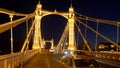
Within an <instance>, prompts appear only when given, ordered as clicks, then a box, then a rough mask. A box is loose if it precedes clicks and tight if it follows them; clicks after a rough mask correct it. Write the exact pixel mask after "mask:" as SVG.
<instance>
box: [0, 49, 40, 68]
mask: <svg viewBox="0 0 120 68" xmlns="http://www.w3.org/2000/svg"><path fill="white" fill-rule="evenodd" d="M38 52H39V50H28V51H25V52H18V53H13V54H7V55H1V56H0V68H16V67H20V66H22V65H24V64H25V63H27V62H28V61H29V60H30V59H31V58H32V57H34V56H35V55H36V54H37V53H38Z"/></svg>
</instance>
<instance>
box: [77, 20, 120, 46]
mask: <svg viewBox="0 0 120 68" xmlns="http://www.w3.org/2000/svg"><path fill="white" fill-rule="evenodd" d="M76 20H77V21H78V22H79V23H81V24H82V25H84V26H87V28H88V29H90V30H91V31H93V32H94V33H96V34H98V35H99V36H101V37H102V38H104V39H105V40H107V41H108V42H111V43H112V44H114V45H115V46H117V47H118V48H120V47H119V45H118V44H117V43H115V42H113V41H112V40H110V39H109V38H107V37H106V36H104V35H102V34H101V33H99V32H97V31H95V30H94V29H93V28H91V27H90V26H88V25H86V24H84V23H83V22H82V21H80V20H78V19H76Z"/></svg>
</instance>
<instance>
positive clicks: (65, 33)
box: [57, 22, 69, 49]
mask: <svg viewBox="0 0 120 68" xmlns="http://www.w3.org/2000/svg"><path fill="white" fill-rule="evenodd" d="M68 27H69V23H68V22H67V24H66V26H65V29H64V31H63V33H62V36H61V38H60V41H59V43H58V45H57V48H58V49H59V48H60V47H61V44H62V42H63V41H64V40H66V38H67V35H68Z"/></svg>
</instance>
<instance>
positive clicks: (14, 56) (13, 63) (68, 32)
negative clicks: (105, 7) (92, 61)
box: [0, 2, 120, 68]
mask: <svg viewBox="0 0 120 68" xmlns="http://www.w3.org/2000/svg"><path fill="white" fill-rule="evenodd" d="M0 13H1V14H7V15H8V17H9V19H10V21H9V22H6V23H3V24H0V33H1V34H2V33H4V32H6V31H7V30H10V37H11V38H10V40H11V53H10V54H6V55H0V68H17V67H23V68H37V67H41V68H57V67H62V65H60V64H58V63H57V61H56V60H55V59H56V58H57V57H58V56H60V54H62V52H63V51H64V50H66V49H67V50H70V51H80V52H83V53H84V55H86V56H90V57H94V58H96V59H99V60H100V61H102V62H104V63H106V64H110V65H114V66H116V67H120V64H119V62H120V52H119V51H120V46H119V44H118V43H119V42H118V41H119V25H120V22H119V21H112V20H105V19H98V18H93V17H88V16H85V15H83V14H80V13H78V12H75V11H74V8H73V6H72V5H70V8H69V10H68V12H58V11H56V10H55V11H48V10H44V9H42V4H41V3H40V2H39V3H38V4H37V6H36V10H35V11H34V12H33V13H31V14H23V13H18V12H13V11H10V10H7V9H3V8H0ZM52 14H55V15H60V16H62V17H64V18H65V19H67V20H68V21H67V22H66V25H65V28H64V30H63V33H62V35H61V37H60V40H59V42H58V44H57V45H56V46H55V45H54V38H52V39H51V40H45V39H44V38H43V36H42V30H41V26H42V25H41V19H42V18H43V17H44V16H47V15H52ZM14 16H17V17H20V18H18V19H17V20H13V17H14ZM31 20H32V21H31ZM28 21H30V22H32V25H31V27H30V29H29V28H28V25H29V23H28ZM22 23H26V39H25V41H24V44H23V46H22V48H21V51H20V52H16V53H14V50H13V46H14V45H13V42H14V41H13V39H14V37H13V36H14V34H13V29H14V28H15V27H17V26H18V25H20V24H22ZM89 23H91V24H93V23H94V24H95V25H96V27H91V26H90V25H89ZM101 24H102V25H105V26H112V27H116V31H115V32H116V34H117V35H116V40H117V41H113V40H111V39H110V38H109V37H107V36H106V35H104V34H103V33H101V32H100V31H99V30H100V26H102V25H101ZM104 29H105V28H104ZM87 31H91V32H93V33H94V35H95V39H94V43H95V46H94V48H95V50H93V49H92V45H91V44H90V41H89V40H88V39H87V36H88V35H89V34H87ZM32 36H33V38H32ZM99 37H100V38H102V39H104V40H105V41H107V42H109V43H111V45H110V46H111V48H110V50H109V51H98V49H101V48H103V49H104V48H105V47H106V46H105V45H104V44H101V45H99V46H98V38H99ZM31 39H33V41H32V42H33V44H32V49H30V50H29V45H30V41H31ZM46 42H49V43H51V48H50V49H52V50H54V49H56V50H57V53H56V54H54V55H53V54H51V53H50V52H49V51H46V50H45V45H46ZM80 42H82V43H83V44H81V45H80V44H79V43H80ZM79 46H83V47H82V48H81V49H78V47H79ZM112 47H113V48H114V50H112ZM34 57H35V58H34ZM36 57H37V59H36ZM32 59H33V61H30V60H32ZM50 59H53V60H50ZM53 62H54V63H53ZM34 63H35V64H34ZM56 65H57V66H56ZM55 66H56V67H55ZM63 67H64V66H63Z"/></svg>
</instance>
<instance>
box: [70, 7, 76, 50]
mask: <svg viewBox="0 0 120 68" xmlns="http://www.w3.org/2000/svg"><path fill="white" fill-rule="evenodd" d="M68 22H69V46H68V49H69V50H76V47H75V37H74V36H75V34H74V22H75V18H74V8H73V7H72V5H71V6H70V8H69V17H68Z"/></svg>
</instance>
